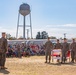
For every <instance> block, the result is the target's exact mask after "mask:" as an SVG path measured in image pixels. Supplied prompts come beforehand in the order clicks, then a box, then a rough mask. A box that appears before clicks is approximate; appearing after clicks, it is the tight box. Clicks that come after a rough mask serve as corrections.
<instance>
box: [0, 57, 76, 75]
mask: <svg viewBox="0 0 76 75" xmlns="http://www.w3.org/2000/svg"><path fill="white" fill-rule="evenodd" d="M44 62H45V57H44V56H32V57H23V58H21V59H19V58H7V61H6V67H7V68H8V69H6V70H0V75H76V64H57V63H51V64H45V63H44Z"/></svg>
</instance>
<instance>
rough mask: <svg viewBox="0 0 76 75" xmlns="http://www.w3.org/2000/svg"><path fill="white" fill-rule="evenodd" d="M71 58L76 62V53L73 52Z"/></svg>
mask: <svg viewBox="0 0 76 75" xmlns="http://www.w3.org/2000/svg"><path fill="white" fill-rule="evenodd" d="M71 58H72V61H74V60H76V51H73V50H72V51H71Z"/></svg>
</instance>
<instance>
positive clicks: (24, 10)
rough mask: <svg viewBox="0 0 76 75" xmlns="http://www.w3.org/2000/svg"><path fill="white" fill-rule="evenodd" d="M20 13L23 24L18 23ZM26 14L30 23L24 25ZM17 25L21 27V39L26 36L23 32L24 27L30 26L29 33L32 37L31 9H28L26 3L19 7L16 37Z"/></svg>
mask: <svg viewBox="0 0 76 75" xmlns="http://www.w3.org/2000/svg"><path fill="white" fill-rule="evenodd" d="M20 15H22V16H23V25H20V24H19V20H20ZM27 15H29V20H30V25H26V16H27ZM19 27H23V39H25V38H26V36H25V34H26V32H25V31H26V28H27V27H30V34H31V38H32V23H31V10H30V6H29V5H28V4H27V3H23V4H21V5H20V7H19V14H18V22H17V33H16V38H18V31H19ZM27 35H28V34H27Z"/></svg>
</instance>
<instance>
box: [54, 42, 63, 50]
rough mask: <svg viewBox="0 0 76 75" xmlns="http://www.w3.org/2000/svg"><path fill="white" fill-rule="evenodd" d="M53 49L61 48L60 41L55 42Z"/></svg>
mask: <svg viewBox="0 0 76 75" xmlns="http://www.w3.org/2000/svg"><path fill="white" fill-rule="evenodd" d="M54 49H62V45H61V44H60V43H57V44H56V45H55V47H54Z"/></svg>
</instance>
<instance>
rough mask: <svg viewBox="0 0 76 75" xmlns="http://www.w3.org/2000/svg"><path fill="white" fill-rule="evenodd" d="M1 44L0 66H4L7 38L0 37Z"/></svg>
mask: <svg viewBox="0 0 76 75" xmlns="http://www.w3.org/2000/svg"><path fill="white" fill-rule="evenodd" d="M0 40H1V41H0V42H1V43H2V45H1V49H2V53H0V66H5V61H6V52H7V39H5V38H3V37H2V38H1V39H0Z"/></svg>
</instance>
